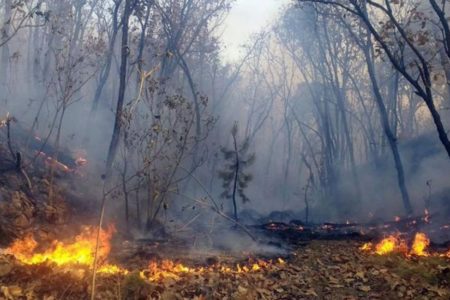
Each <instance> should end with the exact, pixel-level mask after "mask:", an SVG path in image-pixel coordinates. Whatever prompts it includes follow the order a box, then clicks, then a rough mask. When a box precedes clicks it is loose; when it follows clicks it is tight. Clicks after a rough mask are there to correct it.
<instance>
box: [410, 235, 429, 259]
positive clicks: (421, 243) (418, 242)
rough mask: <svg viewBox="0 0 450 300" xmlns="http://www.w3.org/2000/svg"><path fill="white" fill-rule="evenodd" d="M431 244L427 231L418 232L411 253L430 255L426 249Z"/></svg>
mask: <svg viewBox="0 0 450 300" xmlns="http://www.w3.org/2000/svg"><path fill="white" fill-rule="evenodd" d="M429 245H430V239H429V238H428V237H427V236H426V235H425V233H421V232H418V233H416V236H415V237H414V242H413V245H412V248H411V254H413V255H417V256H429V254H428V252H426V251H425V250H426V249H427V248H428V246H429Z"/></svg>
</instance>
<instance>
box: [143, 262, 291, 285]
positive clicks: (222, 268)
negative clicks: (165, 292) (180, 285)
mask: <svg viewBox="0 0 450 300" xmlns="http://www.w3.org/2000/svg"><path fill="white" fill-rule="evenodd" d="M277 263H278V264H280V265H282V264H284V263H285V261H284V260H283V259H281V258H279V259H277ZM274 264H275V263H274V262H272V261H268V262H266V261H262V260H258V261H256V262H253V263H247V264H236V266H235V267H233V266H229V265H221V264H218V265H213V266H209V267H188V266H186V265H184V264H182V263H176V262H174V261H171V260H163V261H162V262H160V263H158V262H155V261H151V262H150V264H149V266H148V269H147V270H144V271H141V272H140V276H141V278H143V279H146V280H149V281H151V282H157V281H161V280H164V279H174V280H179V279H181V277H183V276H185V275H187V274H194V275H200V274H204V273H205V272H214V271H218V272H221V273H234V274H241V273H250V272H258V271H260V270H262V269H265V268H267V267H268V266H271V265H274Z"/></svg>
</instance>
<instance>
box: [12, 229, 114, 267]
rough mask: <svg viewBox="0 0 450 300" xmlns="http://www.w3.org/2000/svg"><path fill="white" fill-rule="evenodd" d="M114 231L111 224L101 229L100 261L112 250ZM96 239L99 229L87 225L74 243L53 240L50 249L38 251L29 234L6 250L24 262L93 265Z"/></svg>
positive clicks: (36, 244)
mask: <svg viewBox="0 0 450 300" xmlns="http://www.w3.org/2000/svg"><path fill="white" fill-rule="evenodd" d="M114 232H115V228H114V226H109V227H108V228H107V229H106V230H100V236H99V248H98V257H99V258H100V261H102V260H104V259H106V257H107V256H108V254H109V252H110V250H111V245H110V240H111V237H112V235H113V233H114ZM96 241H97V229H96V228H95V227H90V226H86V227H84V228H83V232H82V233H81V234H79V235H78V236H76V237H75V242H73V243H64V242H61V241H53V242H52V245H51V247H50V248H49V249H47V250H45V251H43V252H36V251H35V250H36V248H37V246H38V243H37V242H36V241H35V240H34V238H33V237H32V236H27V237H25V238H24V239H22V240H17V241H15V242H14V243H13V244H12V245H11V247H9V248H7V249H6V251H5V252H6V253H8V254H11V255H13V256H14V257H15V258H16V259H18V260H19V261H21V262H22V263H24V264H29V265H35V264H40V263H44V262H51V263H54V264H56V265H58V266H63V265H87V266H91V265H92V264H93V262H94V255H95V248H96Z"/></svg>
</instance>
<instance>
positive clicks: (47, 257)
mask: <svg viewBox="0 0 450 300" xmlns="http://www.w3.org/2000/svg"><path fill="white" fill-rule="evenodd" d="M114 232H115V228H114V226H109V227H108V228H107V229H106V230H100V236H99V248H98V261H99V265H98V269H97V273H99V274H102V275H105V276H110V275H127V274H129V273H130V271H129V270H127V269H125V268H121V267H119V266H117V265H112V264H107V263H106V259H107V257H108V255H109V253H110V251H111V244H110V241H111V238H112V235H113V234H114ZM96 242H97V228H96V227H91V226H86V227H84V228H83V231H82V232H81V233H80V234H79V235H77V236H76V237H75V241H73V242H62V241H53V242H52V243H51V245H50V247H49V248H48V249H46V250H42V251H41V250H40V246H39V244H38V242H37V241H36V240H35V239H34V238H33V236H31V235H29V236H27V237H25V238H23V239H21V240H16V241H15V242H14V243H13V244H12V245H11V246H10V247H9V248H7V249H5V251H4V253H6V254H10V255H13V256H14V257H15V258H16V259H17V260H18V261H20V262H22V263H23V264H26V265H38V264H42V263H52V264H55V265H56V266H58V267H65V266H68V267H70V268H71V269H72V268H73V269H74V270H77V267H88V268H91V267H92V266H93V263H94V256H95V248H96ZM285 263H286V262H285V261H284V260H283V259H281V258H278V259H277V260H275V261H272V260H269V261H263V260H250V261H249V262H248V263H244V264H237V265H235V266H231V265H226V264H216V265H211V266H207V267H188V266H186V265H184V264H182V263H176V262H174V261H172V260H163V261H162V262H155V261H152V262H150V264H149V265H148V267H147V269H145V270H143V271H140V276H141V277H142V278H143V279H146V280H149V281H152V282H155V281H161V280H164V279H173V280H178V279H180V278H181V277H182V276H183V275H186V274H203V273H205V272H221V273H226V274H240V273H249V272H258V271H260V270H262V269H265V268H268V267H269V266H273V265H276V264H278V265H283V264H285Z"/></svg>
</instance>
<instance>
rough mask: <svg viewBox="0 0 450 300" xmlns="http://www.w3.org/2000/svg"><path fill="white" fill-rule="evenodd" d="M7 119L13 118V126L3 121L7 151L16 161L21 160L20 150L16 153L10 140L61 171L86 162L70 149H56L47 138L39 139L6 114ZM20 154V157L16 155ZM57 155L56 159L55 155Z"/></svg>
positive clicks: (72, 168) (68, 170)
mask: <svg viewBox="0 0 450 300" xmlns="http://www.w3.org/2000/svg"><path fill="white" fill-rule="evenodd" d="M7 120H14V121H15V124H14V126H10V122H11V121H8V122H7V123H5V124H6V125H7V129H8V130H7V136H6V143H7V145H8V148H9V151H10V152H11V153H12V155H13V156H14V159H16V157H17V161H18V160H19V159H20V160H21V158H22V157H21V155H20V152H17V153H18V154H17V155H16V154H15V153H16V152H14V150H13V147H12V143H11V140H14V142H15V144H16V145H15V146H16V147H20V148H24V149H25V148H27V149H29V150H31V151H32V153H35V154H36V155H37V156H38V157H41V158H43V159H44V163H45V164H46V165H50V166H54V167H56V169H58V170H60V171H62V172H70V171H71V170H74V169H76V168H77V167H79V166H83V165H85V164H86V163H87V160H86V159H84V158H81V157H74V156H73V155H72V151H70V150H69V149H65V148H61V147H60V148H59V149H57V148H56V147H55V146H54V145H53V144H52V143H51V142H50V141H49V140H48V139H41V138H40V137H38V136H36V135H34V134H32V133H30V132H29V130H26V129H25V128H23V127H22V126H21V125H20V123H19V122H17V120H16V119H13V118H10V117H9V116H8V119H7ZM18 155H20V157H19V156H18ZM56 156H57V157H58V159H57V160H56V159H55V157H56ZM16 165H17V164H16Z"/></svg>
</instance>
